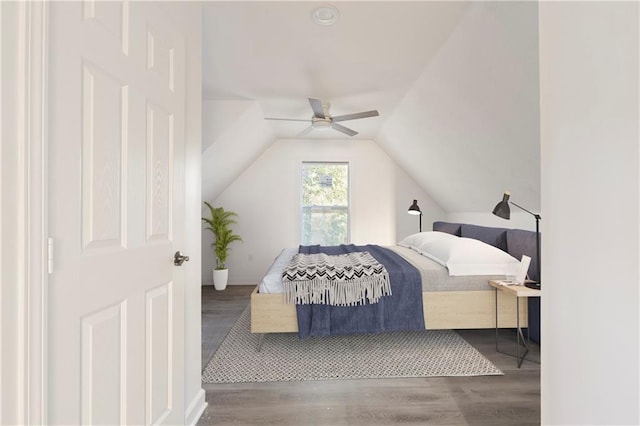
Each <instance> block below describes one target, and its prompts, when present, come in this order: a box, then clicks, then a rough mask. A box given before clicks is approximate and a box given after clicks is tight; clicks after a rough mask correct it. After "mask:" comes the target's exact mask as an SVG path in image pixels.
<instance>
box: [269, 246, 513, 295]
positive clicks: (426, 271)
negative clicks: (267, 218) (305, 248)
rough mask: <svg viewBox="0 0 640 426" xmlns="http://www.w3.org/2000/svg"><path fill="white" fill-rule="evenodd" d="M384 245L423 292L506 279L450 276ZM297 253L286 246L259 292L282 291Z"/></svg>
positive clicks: (481, 287)
mask: <svg viewBox="0 0 640 426" xmlns="http://www.w3.org/2000/svg"><path fill="white" fill-rule="evenodd" d="M385 248H388V249H390V250H392V251H394V252H395V253H397V254H398V255H400V256H402V257H403V258H404V259H405V260H406V261H407V262H409V263H411V264H412V265H413V266H415V267H416V268H417V269H418V270H419V271H420V275H421V276H422V291H469V290H492V287H489V280H504V279H505V278H506V277H505V276H504V275H473V276H449V271H448V270H447V268H446V267H444V266H442V265H440V264H439V263H437V262H434V261H433V260H431V259H429V258H428V257H425V256H423V255H421V254H419V253H417V252H415V251H414V250H411V249H410V248H407V247H400V246H392V247H385ZM297 252H298V249H297V248H286V249H284V250H282V251H281V252H280V254H279V255H278V257H276V259H275V261H274V262H273V264H272V265H271V267H270V268H269V271H268V272H267V274H266V275H265V276H264V278H262V281H261V282H260V285H259V287H258V291H259V292H260V293H283V292H284V286H283V285H282V272H284V269H285V268H286V267H287V265H289V263H290V262H291V259H293V256H294V255H295V254H296V253H297Z"/></svg>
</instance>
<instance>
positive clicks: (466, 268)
mask: <svg viewBox="0 0 640 426" xmlns="http://www.w3.org/2000/svg"><path fill="white" fill-rule="evenodd" d="M417 251H418V252H419V253H421V254H422V255H424V256H426V257H428V258H430V259H432V260H434V261H436V262H438V263H439V264H441V265H443V266H446V267H447V269H449V275H455V276H460V275H517V273H518V271H519V269H520V261H519V260H518V259H516V258H515V257H513V256H511V255H510V254H509V253H506V252H504V251H502V250H500V249H499V248H497V247H493V246H491V245H489V244H486V243H483V242H482V241H479V240H474V239H472V238H464V237H461V238H455V239H441V240H434V241H431V242H428V243H425V244H423V245H421V246H420V247H418V248H417Z"/></svg>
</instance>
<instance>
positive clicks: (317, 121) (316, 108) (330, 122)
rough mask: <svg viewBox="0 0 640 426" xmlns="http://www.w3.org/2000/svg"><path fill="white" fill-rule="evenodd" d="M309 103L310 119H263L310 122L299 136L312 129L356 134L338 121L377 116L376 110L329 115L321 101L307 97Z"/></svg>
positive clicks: (350, 134)
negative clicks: (311, 111) (311, 114)
mask: <svg viewBox="0 0 640 426" xmlns="http://www.w3.org/2000/svg"><path fill="white" fill-rule="evenodd" d="M309 103H310V104H311V109H312V110H313V116H312V117H311V119H308V120H305V119H301V118H267V117H265V120H280V121H306V122H308V123H311V126H309V127H307V128H306V129H305V130H303V131H302V133H300V136H302V135H305V134H307V133H309V132H310V131H311V130H313V129H323V130H324V129H334V130H337V131H339V132H342V133H344V134H345V135H349V136H355V135H357V134H358V132H356V131H355V130H353V129H350V128H348V127H345V126H343V125H341V124H338V122H339V121H347V120H357V119H359V118H367V117H377V116H378V115H380V114H378V111H376V110H373V111H364V112H356V113H353V114H345V115H337V116H335V117H332V116H330V115H329V114H328V113H326V112H325V108H324V107H323V106H322V101H321V100H320V99H317V98H309Z"/></svg>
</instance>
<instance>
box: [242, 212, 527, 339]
mask: <svg viewBox="0 0 640 426" xmlns="http://www.w3.org/2000/svg"><path fill="white" fill-rule="evenodd" d="M433 229H434V231H439V232H443V233H448V234H451V235H455V236H458V237H465V238H472V239H476V240H480V241H483V242H484V243H486V244H489V245H492V246H494V247H497V248H499V249H500V250H502V251H504V252H507V253H509V254H511V255H512V256H513V257H515V258H517V259H519V258H520V257H521V256H522V254H527V255H529V256H530V257H532V262H531V266H530V272H531V271H535V270H536V266H535V265H536V262H537V259H536V258H535V234H534V233H533V232H529V231H524V230H516V229H505V228H490V227H483V226H477V225H470V224H459V223H448V222H435V223H434V225H433ZM388 248H389V249H390V250H393V251H394V252H396V253H398V254H399V255H400V256H402V257H403V258H405V259H406V260H407V261H408V262H409V263H411V264H413V265H414V266H416V267H417V268H418V269H419V270H420V272H421V274H422V276H423V281H427V282H426V283H425V285H424V286H423V291H422V303H423V315H424V323H425V328H427V329H431V330H437V329H481V328H493V327H495V321H496V299H495V297H496V293H495V292H494V291H493V290H492V289H491V287H489V285H488V280H489V279H494V278H497V279H501V278H504V276H499V275H487V276H484V277H483V278H482V279H481V282H475V283H472V284H471V285H465V283H464V282H462V281H465V280H464V279H462V280H457V281H459V282H458V283H454V285H452V286H449V287H447V288H445V287H443V286H442V285H440V286H437V285H436V286H435V287H434V286H429V283H428V281H429V278H428V276H429V274H430V273H433V271H434V269H437V268H435V267H434V264H433V262H430V259H428V258H425V257H424V256H422V255H421V254H420V253H417V252H416V251H415V250H412V249H411V248H408V247H403V246H393V247H388ZM279 258H280V256H279ZM285 260H286V256H285ZM281 261H282V262H284V261H283V260H281ZM273 266H274V265H272V268H273ZM441 272H442V270H440V273H441ZM457 278H460V277H457ZM532 278H533V279H536V278H537V277H532ZM454 281H456V280H454ZM466 281H469V280H466ZM466 284H469V283H466ZM474 286H475V287H474ZM497 297H498V300H497V309H498V318H499V321H500V322H499V324H498V327H500V328H514V327H515V326H516V322H517V318H516V305H515V303H514V300H513V298H512V297H511V296H510V295H508V294H506V293H504V292H498V293H497ZM519 303H520V304H521V305H520V324H525V325H527V324H528V320H529V318H528V317H529V315H528V306H527V302H526V301H525V300H522V301H520V302H519ZM298 331H299V330H298V321H297V314H296V305H292V304H288V303H285V300H284V297H283V294H282V293H279V292H270V293H268V292H265V291H264V289H263V291H260V285H258V286H256V288H255V289H254V290H253V292H252V294H251V332H252V333H261V334H263V333H288V332H298Z"/></svg>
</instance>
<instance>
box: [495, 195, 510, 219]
mask: <svg viewBox="0 0 640 426" xmlns="http://www.w3.org/2000/svg"><path fill="white" fill-rule="evenodd" d="M509 195H510V194H509V193H508V192H505V193H504V195H503V196H502V201H500V202H499V203H498V204H496V206H495V207H494V208H493V214H495V215H496V216H498V217H501V218H503V219H509V218H510V217H511V209H510V208H509Z"/></svg>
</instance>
